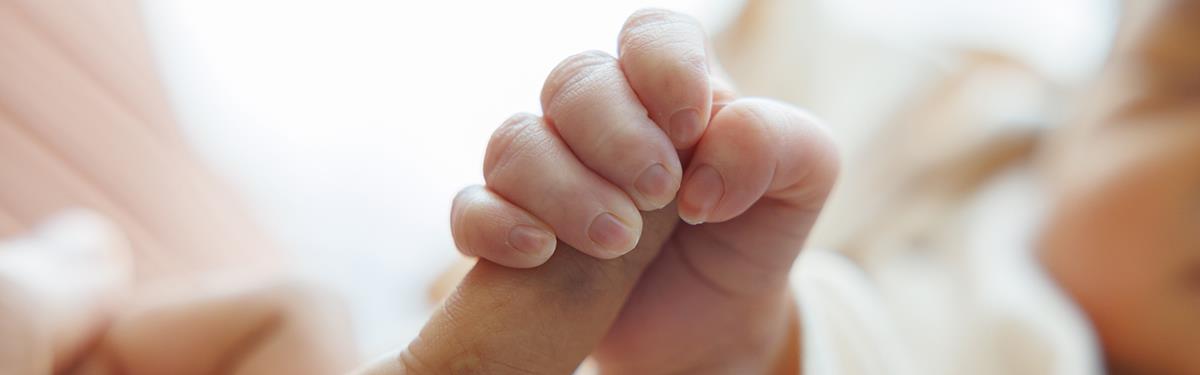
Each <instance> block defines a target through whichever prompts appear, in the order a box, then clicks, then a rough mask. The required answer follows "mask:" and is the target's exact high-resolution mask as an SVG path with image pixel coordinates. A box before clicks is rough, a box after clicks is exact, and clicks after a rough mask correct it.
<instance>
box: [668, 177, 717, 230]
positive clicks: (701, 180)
mask: <svg viewBox="0 0 1200 375" xmlns="http://www.w3.org/2000/svg"><path fill="white" fill-rule="evenodd" d="M680 195H681V197H680V198H679V208H680V210H679V213H680V217H681V218H682V219H683V221H686V222H687V223H688V224H692V225H695V224H700V223H703V222H704V221H705V220H708V215H711V214H712V210H713V208H714V207H716V206H717V202H720V201H721V196H723V195H725V181H724V179H722V178H721V174H720V173H717V170H716V169H714V168H713V167H712V166H709V165H702V166H700V167H697V168H696V170H694V171H692V174H691V176H689V178H688V181H687V183H686V184H685V185H684V188H683V191H682V192H681V193H680Z"/></svg>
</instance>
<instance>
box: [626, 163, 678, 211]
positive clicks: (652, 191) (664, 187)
mask: <svg viewBox="0 0 1200 375" xmlns="http://www.w3.org/2000/svg"><path fill="white" fill-rule="evenodd" d="M674 185H675V179H674V178H672V177H671V172H667V168H666V167H664V166H663V165H662V164H654V165H651V166H650V167H649V168H646V170H645V171H643V172H642V174H641V175H640V176H638V178H637V181H635V182H634V186H635V187H636V188H637V190H638V192H639V193H641V194H642V197H643V198H645V199H646V201H647V203H649V204H651V205H652V207H645V208H646V209H659V208H662V207H663V206H666V205H667V203H670V201H671V195H672V193H673V192H672V191H671V188H672V187H674Z"/></svg>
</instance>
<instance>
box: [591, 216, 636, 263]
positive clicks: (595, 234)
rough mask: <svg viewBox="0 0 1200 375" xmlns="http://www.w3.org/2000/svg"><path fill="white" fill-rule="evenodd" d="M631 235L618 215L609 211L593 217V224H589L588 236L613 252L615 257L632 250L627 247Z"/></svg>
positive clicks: (609, 251) (604, 248)
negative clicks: (618, 218)
mask: <svg viewBox="0 0 1200 375" xmlns="http://www.w3.org/2000/svg"><path fill="white" fill-rule="evenodd" d="M629 236H630V233H629V228H626V227H625V224H623V223H621V221H620V220H617V217H616V216H613V214H610V213H607V212H605V213H603V214H600V215H599V216H596V218H595V219H592V224H591V225H590V226H588V237H590V238H591V239H592V242H595V243H596V244H597V245H600V247H601V248H603V250H605V251H606V252H608V253H611V254H612V255H613V256H614V257H616V256H620V255H622V254H625V252H628V251H629V250H630V249H627V248H625V245H626V244H627V243H628V242H629Z"/></svg>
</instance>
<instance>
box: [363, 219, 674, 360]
mask: <svg viewBox="0 0 1200 375" xmlns="http://www.w3.org/2000/svg"><path fill="white" fill-rule="evenodd" d="M643 216H644V220H645V223H646V227H645V230H644V231H643V235H642V238H641V240H640V241H639V242H638V246H637V247H636V248H635V249H634V250H633V251H631V252H629V253H628V254H626V255H625V256H623V257H620V258H617V259H609V260H604V259H596V258H592V257H588V256H587V255H585V254H581V253H579V252H578V251H574V249H571V248H570V247H569V246H568V245H565V244H562V243H560V244H559V247H558V249H557V250H555V252H554V255H553V256H551V257H550V260H549V261H547V262H546V264H545V265H543V266H541V267H537V268H531V269H514V268H509V267H504V266H500V265H497V264H495V263H492V262H489V261H486V260H480V261H479V262H478V263H476V265H475V267H474V268H473V269H472V270H471V272H470V273H468V275H467V277H466V278H465V279H463V281H462V283H461V284H460V285H459V287H458V289H457V290H456V291H455V292H454V294H453V295H451V296H450V297H449V298H448V299H447V300H446V302H445V303H444V304H443V305H442V308H441V309H438V310H437V311H436V312H435V313H434V316H433V317H432V318H431V319H430V320H429V322H428V323H427V324H426V325H425V328H424V329H422V330H421V334H420V336H419V337H418V338H417V339H416V340H415V341H413V342H412V343H410V344H409V346H408V348H407V350H405V351H402V352H400V353H399V354H394V355H388V356H386V357H384V358H382V359H381V360H379V361H378V362H376V363H373V364H371V365H369V366H368V367H366V368H363V369H361V370H360V371H359V373H362V374H378V375H395V374H450V373H477V374H569V373H571V372H572V371H574V370H575V368H576V367H577V366H579V363H580V362H582V361H583V359H584V358H585V357H587V356H588V354H589V353H591V351H592V349H593V348H595V346H596V344H597V343H598V342H600V339H601V338H603V337H604V335H605V334H606V333H607V332H608V328H609V327H610V326H611V325H612V322H613V321H614V320H615V319H616V316H617V314H618V313H619V312H620V309H621V307H622V306H623V304H624V302H625V299H626V298H627V297H628V296H629V293H630V291H631V290H632V289H633V286H634V284H636V282H637V280H638V278H639V276H640V275H641V272H642V271H643V270H644V269H645V267H646V266H647V265H648V264H649V263H650V261H651V260H653V259H654V257H655V256H657V255H658V251H659V249H660V248H661V247H662V244H663V242H665V241H666V238H667V236H668V235H669V234H670V233H671V231H672V230H674V228H675V225H676V224H677V223H678V221H679V220H678V217H677V216H676V215H675V212H674V209H673V207H670V206H669V207H667V208H664V209H662V210H658V211H653V212H647V213H644V214H643Z"/></svg>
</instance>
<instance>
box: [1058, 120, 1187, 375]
mask: <svg viewBox="0 0 1200 375" xmlns="http://www.w3.org/2000/svg"><path fill="white" fill-rule="evenodd" d="M1188 107H1191V108H1190V109H1189V108H1188ZM1174 108H1182V110H1175V111H1168V112H1163V111H1152V112H1153V114H1152V115H1144V116H1141V117H1137V118H1131V119H1125V120H1119V121H1113V122H1112V123H1110V124H1107V125H1105V127H1100V128H1096V129H1091V130H1090V131H1088V132H1085V133H1086V135H1084V136H1080V137H1076V138H1077V139H1073V140H1071V141H1070V144H1069V145H1065V147H1064V148H1065V149H1066V151H1065V152H1063V154H1062V155H1061V156H1063V158H1062V160H1059V161H1062V163H1061V164H1059V166H1060V167H1061V168H1060V169H1057V170H1056V171H1057V172H1056V175H1058V176H1060V177H1063V176H1065V178H1063V179H1061V180H1060V181H1056V182H1058V184H1057V186H1056V188H1057V189H1058V193H1059V194H1058V202H1057V205H1056V206H1055V211H1054V212H1053V214H1052V216H1051V218H1050V222H1049V226H1048V227H1047V232H1046V233H1045V234H1044V238H1043V239H1044V242H1043V245H1044V248H1043V252H1042V254H1041V256H1042V260H1043V262H1044V264H1045V265H1046V267H1047V269H1048V270H1049V271H1050V272H1051V274H1052V275H1053V277H1054V278H1055V279H1057V281H1058V282H1059V284H1060V285H1061V286H1062V287H1063V288H1064V290H1065V291H1066V292H1067V293H1068V294H1070V295H1071V296H1072V297H1073V298H1074V299H1075V301H1076V302H1077V303H1078V304H1079V305H1080V306H1081V308H1082V309H1083V310H1084V312H1085V313H1086V314H1087V315H1088V317H1089V318H1090V319H1091V321H1092V323H1093V325H1094V327H1095V329H1096V331H1097V334H1098V335H1099V338H1100V341H1101V343H1102V345H1103V348H1104V350H1105V354H1106V357H1107V360H1108V362H1109V365H1110V366H1111V368H1110V371H1111V372H1114V373H1122V372H1134V373H1188V374H1198V373H1200V105H1190V106H1189V105H1181V106H1175V107H1174Z"/></svg>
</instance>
